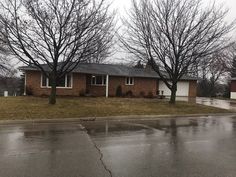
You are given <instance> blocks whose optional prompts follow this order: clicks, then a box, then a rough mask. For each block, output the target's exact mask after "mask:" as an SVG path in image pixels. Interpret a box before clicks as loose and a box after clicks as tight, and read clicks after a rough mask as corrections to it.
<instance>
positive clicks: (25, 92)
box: [23, 71, 26, 96]
mask: <svg viewBox="0 0 236 177" xmlns="http://www.w3.org/2000/svg"><path fill="white" fill-rule="evenodd" d="M23 95H24V96H26V71H25V84H24V93H23Z"/></svg>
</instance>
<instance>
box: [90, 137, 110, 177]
mask: <svg viewBox="0 0 236 177" xmlns="http://www.w3.org/2000/svg"><path fill="white" fill-rule="evenodd" d="M91 141H92V142H93V145H94V147H95V148H96V149H97V151H98V153H99V154H100V161H101V163H102V166H103V167H104V169H105V170H106V171H107V172H108V173H109V175H110V177H113V175H112V172H111V170H110V169H109V168H108V167H107V166H106V164H105V162H104V161H103V153H102V151H101V149H100V148H99V147H98V146H97V144H96V143H95V142H94V141H93V140H92V139H91Z"/></svg>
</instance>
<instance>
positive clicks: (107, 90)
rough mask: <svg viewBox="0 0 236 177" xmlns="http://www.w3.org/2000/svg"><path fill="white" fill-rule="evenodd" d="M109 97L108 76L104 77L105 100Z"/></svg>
mask: <svg viewBox="0 0 236 177" xmlns="http://www.w3.org/2000/svg"><path fill="white" fill-rule="evenodd" d="M108 96H109V75H108V74H107V76H106V98H108Z"/></svg>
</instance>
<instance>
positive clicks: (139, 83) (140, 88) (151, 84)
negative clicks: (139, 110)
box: [109, 76, 157, 97]
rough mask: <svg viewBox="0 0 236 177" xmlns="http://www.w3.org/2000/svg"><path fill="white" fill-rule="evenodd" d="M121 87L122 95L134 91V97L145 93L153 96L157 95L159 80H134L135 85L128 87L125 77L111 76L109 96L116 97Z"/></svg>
mask: <svg viewBox="0 0 236 177" xmlns="http://www.w3.org/2000/svg"><path fill="white" fill-rule="evenodd" d="M119 85H120V86H121V88H122V93H123V94H126V93H127V92H128V91H132V93H133V95H134V96H137V97H138V96H140V93H141V92H143V93H144V94H145V95H148V94H149V92H150V93H152V94H153V95H156V90H157V87H156V86H157V80H156V79H151V78H134V85H126V84H125V77H115V76H111V77H110V78H109V95H110V96H115V95H116V89H117V87H118V86H119Z"/></svg>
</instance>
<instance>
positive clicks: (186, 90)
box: [159, 81, 196, 97]
mask: <svg viewBox="0 0 236 177" xmlns="http://www.w3.org/2000/svg"><path fill="white" fill-rule="evenodd" d="M192 83H193V82H191V81H180V82H178V84H177V93H176V96H186V97H187V96H194V95H193V94H191V93H192V92H193V91H194V90H192V89H195V87H194V88H193V87H192V86H191V84H192ZM195 83H196V82H195ZM159 91H160V93H161V92H162V91H163V95H165V96H170V95H171V91H170V89H169V88H168V87H167V86H166V84H165V83H164V82H163V81H159Z"/></svg>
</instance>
